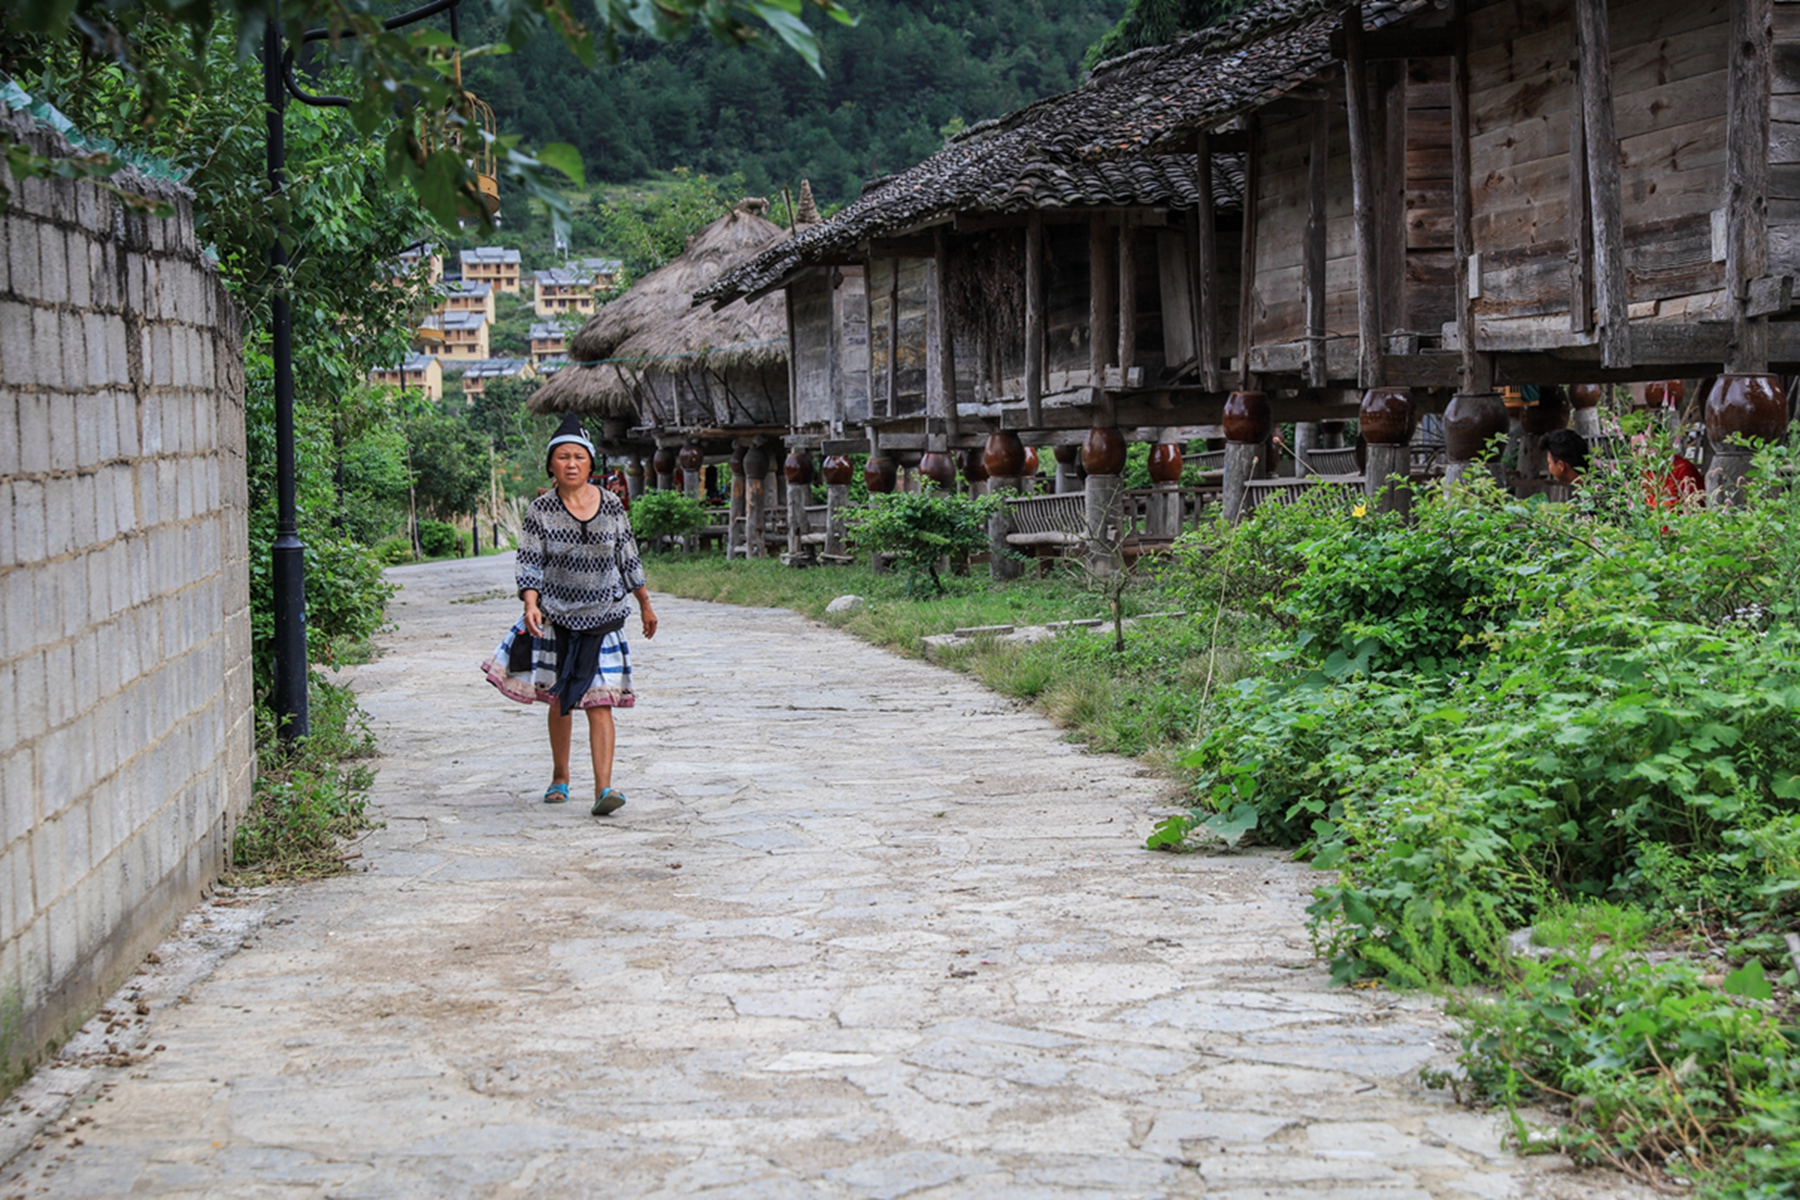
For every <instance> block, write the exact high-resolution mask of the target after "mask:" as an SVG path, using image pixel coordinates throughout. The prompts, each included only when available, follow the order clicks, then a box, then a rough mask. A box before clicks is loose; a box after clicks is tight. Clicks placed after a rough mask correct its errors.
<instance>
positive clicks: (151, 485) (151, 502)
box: [131, 458, 162, 532]
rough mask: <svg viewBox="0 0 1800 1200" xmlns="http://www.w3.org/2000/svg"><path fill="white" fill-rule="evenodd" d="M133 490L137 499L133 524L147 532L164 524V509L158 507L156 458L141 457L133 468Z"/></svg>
mask: <svg viewBox="0 0 1800 1200" xmlns="http://www.w3.org/2000/svg"><path fill="white" fill-rule="evenodd" d="M131 479H132V491H133V493H134V494H135V495H136V499H137V515H136V517H135V519H134V520H133V525H134V526H135V527H136V528H138V529H142V530H144V531H146V532H148V531H149V530H152V529H155V528H156V527H157V526H158V525H160V524H162V511H161V510H160V509H159V508H158V507H157V497H158V492H157V490H156V460H155V459H153V458H140V459H139V460H138V461H137V462H136V463H134V464H133V465H132V468H131Z"/></svg>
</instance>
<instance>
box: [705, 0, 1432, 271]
mask: <svg viewBox="0 0 1800 1200" xmlns="http://www.w3.org/2000/svg"><path fill="white" fill-rule="evenodd" d="M1433 4H1434V0H1365V2H1364V3H1363V5H1362V12H1363V21H1364V24H1365V25H1366V26H1367V27H1368V28H1370V29H1375V28H1379V27H1381V26H1385V25H1388V24H1391V23H1393V22H1394V21H1397V20H1401V19H1404V18H1405V17H1408V16H1411V15H1413V14H1414V13H1417V12H1420V11H1422V10H1424V9H1427V8H1430V7H1432V6H1433ZM1349 7H1350V3H1349V0H1263V2H1262V3H1260V4H1253V5H1251V6H1250V7H1249V8H1247V9H1245V10H1244V11H1243V12H1242V13H1239V14H1238V15H1237V16H1235V17H1232V18H1231V19H1230V20H1228V21H1226V22H1224V23H1222V24H1220V25H1217V26H1214V27H1213V28H1211V29H1208V30H1205V31H1204V32H1201V33H1197V34H1193V35H1192V36H1189V37H1186V38H1182V39H1181V40H1179V41H1177V42H1174V43H1171V44H1170V45H1168V46H1159V47H1154V48H1151V49H1146V50H1139V51H1135V52H1134V53H1131V54H1127V55H1124V56H1121V57H1120V58H1117V59H1114V60H1113V61H1112V62H1110V63H1107V64H1105V65H1103V66H1102V67H1100V68H1099V69H1097V70H1096V71H1095V72H1094V74H1093V76H1092V77H1091V78H1090V79H1089V80H1088V82H1086V83H1084V84H1083V85H1082V86H1081V87H1079V88H1076V89H1075V90H1074V91H1071V92H1065V93H1063V94H1062V95H1060V96H1051V97H1049V98H1047V99H1044V100H1039V101H1037V102H1036V103H1034V104H1030V105H1027V106H1026V107H1024V108H1021V109H1019V110H1018V111H1017V112H1013V113H1009V114H1007V115H1006V116H1003V117H998V118H996V119H994V120H992V121H984V122H982V123H981V124H978V125H974V126H971V127H970V128H968V129H967V130H964V131H963V132H962V133H960V134H958V135H957V136H956V137H954V138H952V139H951V140H950V142H949V144H947V145H946V146H945V147H944V148H943V149H942V150H940V151H938V153H936V154H934V155H932V156H931V157H930V158H928V159H926V160H925V161H924V162H922V163H919V164H918V165H917V166H914V167H911V168H909V169H907V170H905V171H901V172H899V173H897V174H894V175H890V176H888V177H886V178H885V179H881V180H877V181H875V182H874V183H872V184H871V185H870V186H869V187H868V188H866V189H865V191H864V194H863V195H862V196H861V197H860V198H859V199H857V200H856V201H855V202H854V203H852V204H850V205H849V206H848V207H846V208H845V209H844V210H843V211H842V212H840V213H838V214H837V216H835V217H833V218H832V219H831V220H829V221H827V222H825V223H824V224H823V225H818V226H815V227H813V228H811V229H804V230H801V231H800V232H798V233H797V234H796V235H795V236H794V238H793V239H792V240H791V241H788V242H784V243H781V244H779V245H776V246H772V247H770V248H769V249H768V250H765V251H764V252H763V253H762V254H760V255H758V256H757V257H756V258H755V259H753V260H752V261H750V262H748V263H746V264H745V265H744V266H742V267H739V268H737V269H736V270H734V271H732V272H730V273H729V274H727V275H725V276H722V277H721V278H720V279H719V281H718V282H717V283H715V284H713V285H712V286H711V287H710V288H708V289H706V290H705V291H702V292H700V293H699V294H698V297H697V298H698V299H701V300H713V301H721V300H726V299H731V298H733V297H737V296H746V295H751V296H753V295H757V294H759V293H761V292H763V291H765V290H767V289H769V288H771V287H779V286H780V285H781V284H782V283H783V282H785V281H786V280H787V279H788V278H789V277H790V276H791V275H792V274H793V273H794V272H795V271H797V270H800V269H801V268H804V267H806V266H809V265H812V264H815V263H823V262H830V261H833V260H834V258H836V257H838V256H841V255H844V254H846V253H850V252H851V251H852V250H853V248H854V247H856V246H857V245H858V244H860V243H862V242H865V241H867V240H868V239H870V238H879V237H888V236H893V235H895V234H900V233H904V232H907V231H909V230H915V229H919V228H921V227H923V226H926V225H931V224H936V223H939V222H942V221H944V220H946V219H948V218H949V217H950V216H952V215H954V214H957V213H1017V212H1025V211H1028V210H1030V209H1034V208H1039V209H1047V208H1077V207H1093V206H1097V207H1109V206H1154V207H1164V206H1166V207H1169V208H1178V209H1179V208H1192V207H1193V206H1194V205H1195V204H1196V203H1197V201H1198V198H1197V197H1196V195H1195V192H1194V165H1195V164H1194V156H1193V153H1192V145H1193V142H1192V137H1193V133H1194V132H1195V131H1196V130H1198V129H1202V128H1213V127H1216V126H1218V125H1220V124H1223V123H1224V122H1226V121H1227V120H1229V119H1231V118H1232V117H1234V116H1237V115H1239V114H1241V113H1244V112H1248V111H1250V110H1251V109H1254V108H1256V107H1258V106H1260V105H1262V104H1266V103H1268V102H1269V101H1270V100H1272V99H1274V98H1275V97H1277V96H1280V95H1282V94H1284V93H1285V92H1288V91H1290V90H1292V89H1293V88H1295V87H1297V86H1299V85H1300V84H1302V83H1305V82H1306V81H1307V80H1309V79H1311V78H1313V77H1314V76H1315V75H1317V74H1318V73H1319V72H1320V71H1322V70H1324V69H1325V68H1327V67H1329V66H1330V65H1331V63H1332V61H1333V59H1332V54H1331V34H1332V32H1333V31H1334V30H1336V29H1337V28H1338V22H1339V20H1340V14H1342V13H1343V11H1344V10H1346V9H1348V8H1349ZM1184 150H1185V151H1186V153H1182V151H1184ZM1242 196H1243V164H1242V161H1241V159H1240V158H1239V157H1238V156H1236V155H1215V156H1214V161H1213V203H1214V205H1215V206H1216V207H1218V208H1219V209H1221V210H1225V211H1229V210H1231V209H1234V208H1237V207H1239V206H1240V204H1241V200H1242Z"/></svg>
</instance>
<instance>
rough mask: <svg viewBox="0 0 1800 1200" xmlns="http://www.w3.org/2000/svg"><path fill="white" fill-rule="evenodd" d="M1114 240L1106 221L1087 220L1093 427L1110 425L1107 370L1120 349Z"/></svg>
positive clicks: (1094, 218)
mask: <svg viewBox="0 0 1800 1200" xmlns="http://www.w3.org/2000/svg"><path fill="white" fill-rule="evenodd" d="M1112 248H1113V236H1112V231H1111V230H1110V229H1108V228H1107V225H1106V218H1105V217H1091V218H1089V220H1088V337H1089V339H1090V341H1089V346H1088V386H1089V387H1090V388H1091V389H1092V395H1093V405H1094V423H1095V424H1097V425H1111V424H1113V421H1112V419H1111V413H1110V411H1109V410H1110V408H1111V404H1110V403H1109V397H1108V395H1107V390H1106V368H1107V366H1108V365H1109V363H1110V361H1111V358H1112V354H1113V351H1114V350H1115V349H1116V348H1117V346H1116V343H1117V340H1118V330H1117V329H1115V328H1114V318H1115V317H1116V316H1117V312H1116V310H1115V309H1114V308H1113V296H1112V288H1113V283H1114V282H1115V281H1114V279H1113V263H1112Z"/></svg>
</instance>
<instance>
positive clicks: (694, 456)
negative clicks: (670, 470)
mask: <svg viewBox="0 0 1800 1200" xmlns="http://www.w3.org/2000/svg"><path fill="white" fill-rule="evenodd" d="M675 461H676V462H677V463H679V464H681V469H682V470H684V471H698V470H699V469H700V468H701V467H704V466H705V465H706V451H704V450H702V449H700V447H699V446H696V445H695V444H694V443H693V442H689V443H688V444H687V445H685V446H683V447H682V448H681V453H679V454H677V455H676V456H675Z"/></svg>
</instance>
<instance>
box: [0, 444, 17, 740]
mask: <svg viewBox="0 0 1800 1200" xmlns="http://www.w3.org/2000/svg"><path fill="white" fill-rule="evenodd" d="M12 489H13V485H12V480H10V479H7V478H4V477H0V571H3V570H5V569H6V568H7V567H10V566H13V565H14V564H16V563H17V562H18V561H19V552H18V549H17V547H16V546H15V545H14V544H13V523H12ZM3 657H5V652H4V650H0V658H3ZM4 744H5V743H4V741H0V745H4Z"/></svg>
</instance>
